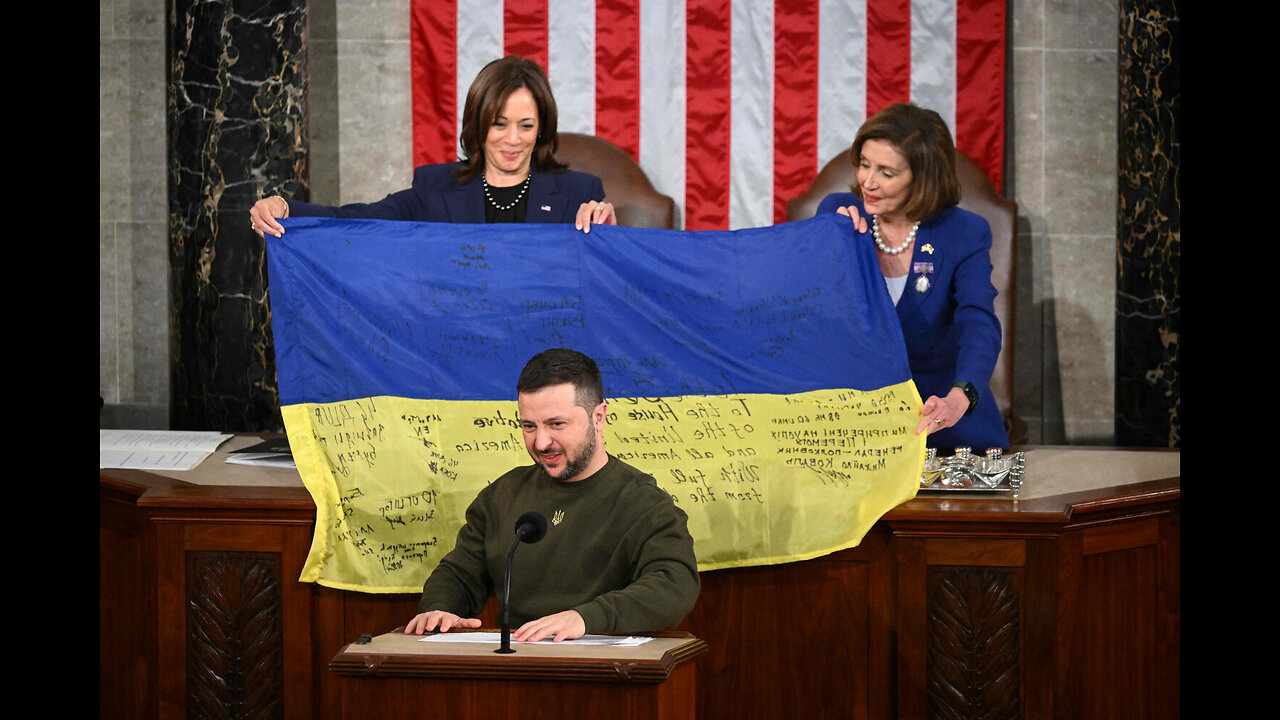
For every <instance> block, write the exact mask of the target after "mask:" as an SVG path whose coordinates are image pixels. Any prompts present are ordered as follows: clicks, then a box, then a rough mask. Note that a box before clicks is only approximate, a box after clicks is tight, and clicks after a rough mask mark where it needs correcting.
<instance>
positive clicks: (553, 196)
mask: <svg viewBox="0 0 1280 720" xmlns="http://www.w3.org/2000/svg"><path fill="white" fill-rule="evenodd" d="M567 202H568V201H567V200H566V199H565V195H564V193H562V192H560V186H559V185H557V184H556V180H555V178H554V177H552V176H550V175H548V174H546V173H544V172H537V171H534V173H533V179H532V180H530V181H529V206H528V207H527V208H526V209H525V212H524V221H525V222H531V223H554V222H572V221H573V218H575V217H577V213H578V208H572V209H570V208H566V207H565V204H566V203H567ZM566 213H569V214H568V215H567V216H566Z"/></svg>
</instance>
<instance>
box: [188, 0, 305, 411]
mask: <svg viewBox="0 0 1280 720" xmlns="http://www.w3.org/2000/svg"><path fill="white" fill-rule="evenodd" d="M167 10H168V15H167V22H168V27H167V32H168V33H169V43H168V66H169V74H168V83H167V85H168V86H167V95H168V125H169V127H168V148H169V157H168V175H169V208H168V209H169V263H170V299H169V300H170V313H169V325H170V338H171V340H170V343H171V344H170V357H171V361H170V362H171V381H172V391H171V397H172V411H171V426H172V427H173V428H174V429H209V430H223V431H259V430H282V429H283V424H282V422H281V419H280V407H279V405H280V403H279V395H278V393H277V391H276V372H275V350H274V346H273V343H272V336H271V310H270V305H269V302H268V297H267V272H266V249H265V244H264V242H263V240H262V239H261V238H259V237H258V236H257V235H256V234H255V233H254V232H253V231H252V230H250V228H249V214H248V211H249V208H250V207H251V206H252V205H253V203H254V202H255V201H257V200H258V199H259V198H260V197H263V196H265V195H271V194H275V193H277V192H279V193H281V194H284V195H286V196H288V197H296V198H306V197H307V196H308V188H307V172H308V168H307V112H306V97H307V93H306V47H307V44H306V2H305V0H255V1H254V2H247V1H244V0H241V1H239V2H237V1H236V0H169V3H168V8H167Z"/></svg>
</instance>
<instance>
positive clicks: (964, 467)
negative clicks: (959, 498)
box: [917, 448, 1026, 497]
mask: <svg viewBox="0 0 1280 720" xmlns="http://www.w3.org/2000/svg"><path fill="white" fill-rule="evenodd" d="M992 452H994V457H973V456H972V454H971V453H970V452H969V448H958V449H957V453H956V454H955V455H954V456H952V457H945V458H940V457H938V456H937V454H936V451H934V450H932V449H930V450H929V454H928V457H927V458H925V464H924V467H923V468H921V474H920V479H921V480H922V481H924V480H927V479H928V477H929V476H930V475H933V476H935V479H934V480H933V482H931V483H929V484H928V485H921V486H920V489H919V490H918V491H917V492H918V493H929V494H935V493H936V494H952V493H986V494H991V493H1010V494H1012V495H1013V496H1014V497H1017V496H1018V494H1019V493H1020V492H1021V490H1022V487H1023V486H1024V485H1025V484H1026V481H1025V479H1024V473H1025V471H1026V455H1025V454H1023V453H1021V452H1018V453H1014V454H1013V455H1007V456H1003V457H1001V455H1000V453H999V451H992ZM956 475H959V476H961V479H964V478H967V479H968V480H969V484H968V485H966V486H958V485H947V484H944V483H943V482H942V481H943V479H944V478H947V477H950V478H952V479H955V476H956ZM984 476H985V477H986V478H987V479H992V478H995V477H999V482H997V483H996V484H995V485H989V484H987V483H986V482H985V481H984V480H983V477H984ZM1015 479H1016V480H1017V481H1018V482H1016V483H1015V482H1013V481H1014V480H1015ZM1015 486H1016V487H1015Z"/></svg>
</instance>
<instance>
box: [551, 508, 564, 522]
mask: <svg viewBox="0 0 1280 720" xmlns="http://www.w3.org/2000/svg"><path fill="white" fill-rule="evenodd" d="M561 520H564V511H563V510H557V511H556V512H555V514H554V515H552V516H551V524H552V525H559V524H560V521H561Z"/></svg>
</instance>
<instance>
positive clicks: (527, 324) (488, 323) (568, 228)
mask: <svg viewBox="0 0 1280 720" xmlns="http://www.w3.org/2000/svg"><path fill="white" fill-rule="evenodd" d="M282 224H283V225H284V227H285V229H286V232H285V234H284V236H283V237H281V238H272V237H268V238H267V250H268V272H269V280H270V288H271V291H270V292H271V312H272V322H273V323H274V332H275V342H276V348H275V350H276V359H277V368H278V371H279V377H278V384H279V391H280V402H281V404H282V405H292V404H296V403H327V402H335V401H341V400H348V399H352V398H363V397H373V396H380V395H393V396H399V397H409V398H438V399H443V400H508V399H514V397H515V383H516V378H517V377H518V376H519V374H520V370H521V369H522V368H523V367H524V364H525V363H526V362H527V361H528V360H529V358H530V357H532V356H533V355H534V354H536V353H538V352H540V351H542V350H545V349H547V348H549V347H569V348H573V349H576V350H580V351H582V352H584V353H586V354H588V355H590V356H591V357H593V358H594V359H595V360H596V362H597V363H598V364H599V366H600V369H601V372H602V374H603V376H604V382H605V395H606V396H607V397H614V398H622V397H665V396H676V395H690V394H707V395H714V394H728V393H800V392H807V391H810V390H820V389H828V388H850V389H855V390H873V389H877V388H882V387H885V386H888V385H892V384H895V383H901V382H904V381H906V380H908V379H910V375H911V373H910V369H909V367H908V364H907V355H906V349H905V345H904V343H903V339H902V331H901V329H900V327H899V325H898V320H897V316H896V314H895V312H894V307H893V304H892V301H891V300H890V298H889V295H888V292H887V291H886V289H885V283H884V279H883V276H882V274H881V272H880V268H879V265H878V263H877V260H876V257H875V251H874V248H873V247H872V246H871V245H870V244H869V243H866V242H858V241H856V240H855V236H854V233H853V229H852V224H851V223H850V222H849V220H848V218H845V217H843V216H840V215H835V214H827V215H820V216H818V217H815V218H812V219H810V220H805V221H802V222H795V223H786V224H782V225H775V226H771V227H763V228H753V229H746V230H734V231H697V232H693V231H680V230H651V229H642V228H628V227H619V226H593V227H592V229H591V232H590V233H582V232H580V231H578V230H576V229H575V228H574V227H573V226H572V225H540V224H522V225H459V224H439V223H413V222H395V221H384V220H343V219H330V218H292V219H288V220H285V221H284V222H283V223H282Z"/></svg>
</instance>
